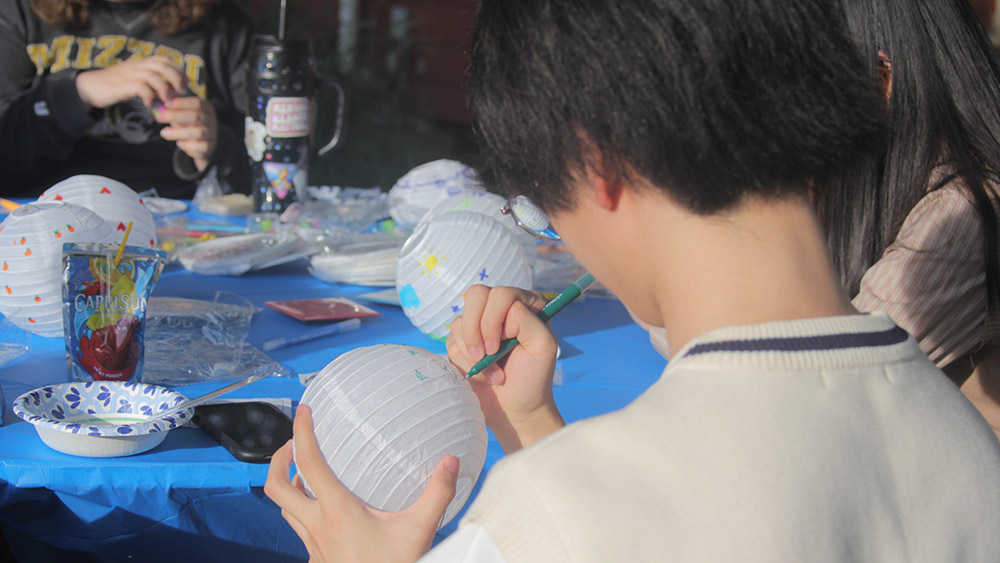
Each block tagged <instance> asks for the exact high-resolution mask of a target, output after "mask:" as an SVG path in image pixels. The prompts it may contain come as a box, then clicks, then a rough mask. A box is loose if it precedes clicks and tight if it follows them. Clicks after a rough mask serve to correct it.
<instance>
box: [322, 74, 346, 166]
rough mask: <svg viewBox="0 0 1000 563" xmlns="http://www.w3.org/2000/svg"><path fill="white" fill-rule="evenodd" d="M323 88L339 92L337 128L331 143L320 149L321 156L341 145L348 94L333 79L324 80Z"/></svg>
mask: <svg viewBox="0 0 1000 563" xmlns="http://www.w3.org/2000/svg"><path fill="white" fill-rule="evenodd" d="M323 86H324V87H327V88H333V89H334V90H336V91H337V127H336V129H335V130H334V132H333V137H331V138H330V142H328V143H327V144H325V145H323V147H322V148H320V149H319V155H320V156H323V155H324V154H326V153H328V152H330V150H332V149H333V148H334V147H336V146H337V144H338V143H340V137H341V133H342V132H343V130H344V110H345V108H346V107H347V94H346V93H345V92H344V87H343V86H341V85H340V84H339V83H338V82H337V81H336V80H333V79H325V80H323Z"/></svg>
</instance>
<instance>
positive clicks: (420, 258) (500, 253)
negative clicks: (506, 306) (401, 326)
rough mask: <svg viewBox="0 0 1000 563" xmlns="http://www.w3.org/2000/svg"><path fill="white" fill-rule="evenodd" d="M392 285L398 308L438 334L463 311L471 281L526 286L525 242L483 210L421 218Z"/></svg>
mask: <svg viewBox="0 0 1000 563" xmlns="http://www.w3.org/2000/svg"><path fill="white" fill-rule="evenodd" d="M396 268H397V269H396V290H397V292H398V293H399V302H400V304H401V305H402V306H403V312H404V313H405V314H406V316H407V317H408V318H409V319H410V322H412V323H413V325H414V326H416V327H417V328H418V329H420V331H421V332H423V333H425V334H428V335H430V336H432V337H434V338H438V339H443V338H446V337H447V336H448V331H449V330H451V321H452V320H454V319H455V317H457V316H458V315H460V314H462V309H463V308H464V307H465V298H464V297H463V294H464V293H465V290H466V289H468V288H469V286H471V285H473V284H483V285H487V286H490V287H495V286H501V285H503V286H511V287H520V288H524V289H531V280H532V277H531V266H530V264H529V262H528V258H527V256H526V255H525V252H524V247H523V246H521V244H519V243H518V242H517V240H515V239H514V235H512V234H511V233H510V231H508V230H507V229H506V228H504V226H503V225H501V224H500V222H499V221H497V220H495V219H492V218H490V217H488V216H486V215H483V214H482V213H470V212H468V211H455V212H452V213H442V214H441V215H438V216H436V217H432V218H431V219H430V220H429V221H427V222H426V223H422V224H421V225H420V226H419V227H418V228H417V229H416V230H415V231H413V234H412V235H411V236H410V238H409V239H407V241H406V244H404V245H403V248H402V249H401V250H400V252H399V261H398V264H397V266H396Z"/></svg>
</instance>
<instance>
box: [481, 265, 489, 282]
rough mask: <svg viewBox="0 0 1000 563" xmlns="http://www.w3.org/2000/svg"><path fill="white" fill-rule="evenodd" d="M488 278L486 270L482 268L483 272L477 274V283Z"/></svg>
mask: <svg viewBox="0 0 1000 563" xmlns="http://www.w3.org/2000/svg"><path fill="white" fill-rule="evenodd" d="M488 277H490V276H489V275H487V274H486V268H483V271H482V272H479V281H483V280H485V279H486V278H488Z"/></svg>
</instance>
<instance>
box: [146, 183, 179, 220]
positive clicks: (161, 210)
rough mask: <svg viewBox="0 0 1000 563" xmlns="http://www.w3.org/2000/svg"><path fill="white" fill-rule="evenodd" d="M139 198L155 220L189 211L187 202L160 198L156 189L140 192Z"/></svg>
mask: <svg viewBox="0 0 1000 563" xmlns="http://www.w3.org/2000/svg"><path fill="white" fill-rule="evenodd" d="M139 197H140V198H142V204H143V205H145V206H146V209H149V212H150V213H152V214H153V217H154V218H158V217H159V216H161V215H169V214H171V213H181V212H183V211H187V210H188V204H187V202H185V201H182V200H179V199H168V198H165V197H160V193H159V192H157V191H156V188H150V189H148V190H145V191H142V192H139Z"/></svg>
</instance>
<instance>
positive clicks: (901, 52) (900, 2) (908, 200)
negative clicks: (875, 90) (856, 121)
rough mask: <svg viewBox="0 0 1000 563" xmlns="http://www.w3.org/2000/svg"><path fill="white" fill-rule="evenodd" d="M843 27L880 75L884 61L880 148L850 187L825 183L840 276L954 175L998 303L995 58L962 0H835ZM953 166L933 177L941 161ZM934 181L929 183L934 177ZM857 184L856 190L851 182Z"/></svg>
mask: <svg viewBox="0 0 1000 563" xmlns="http://www.w3.org/2000/svg"><path fill="white" fill-rule="evenodd" d="M841 2H842V4H843V7H844V10H845V13H846V16H847V22H848V27H849V29H850V30H851V33H852V35H853V37H854V39H855V41H856V42H857V44H858V45H859V46H860V48H861V51H862V55H863V56H864V57H865V67H866V69H867V71H868V73H869V79H870V80H871V81H872V82H873V83H875V82H879V81H880V77H879V71H880V69H881V68H882V65H881V63H880V59H879V53H880V51H881V52H882V53H883V54H884V55H885V56H886V57H887V58H888V62H889V64H890V65H891V75H892V90H891V99H890V101H889V110H888V113H889V118H888V131H887V140H886V143H885V151H884V152H879V153H873V154H871V155H869V157H868V158H867V159H866V161H865V162H864V163H863V166H861V167H859V168H858V169H856V171H857V172H858V175H857V176H856V177H853V178H851V177H848V178H845V183H850V184H851V185H852V189H849V190H829V191H827V192H825V194H824V195H825V196H826V198H827V199H826V200H825V201H822V202H820V214H821V216H822V218H823V220H824V223H825V224H826V227H827V231H828V234H829V237H830V241H831V246H832V253H833V257H834V261H835V263H836V264H837V266H838V268H839V270H840V272H841V276H842V281H843V282H844V285H845V286H846V287H847V288H848V290H849V291H850V292H851V295H855V294H857V292H858V290H859V285H860V282H861V278H862V276H863V275H864V273H865V271H866V270H868V268H870V267H871V266H872V265H873V264H874V263H875V262H877V261H878V260H879V258H880V257H881V256H882V253H883V251H884V250H885V249H886V247H888V246H889V245H890V244H891V243H892V242H893V240H895V238H896V235H897V234H898V232H899V228H900V226H901V225H902V223H903V220H904V219H905V218H906V216H907V214H908V213H909V212H910V211H911V210H912V209H913V207H914V205H916V203H917V202H918V201H919V200H920V199H921V198H922V197H924V196H925V195H926V194H927V192H928V191H929V190H934V189H938V188H940V187H942V186H943V185H944V184H946V183H948V182H949V181H951V180H954V179H955V177H956V176H957V177H958V179H960V180H961V184H962V185H964V186H965V187H966V188H967V189H968V191H969V193H970V194H971V195H972V197H973V198H974V200H975V204H976V209H977V211H978V213H979V215H980V218H981V222H982V225H983V231H984V234H985V236H984V238H983V248H982V251H983V257H984V260H985V265H986V281H987V295H988V297H989V301H988V303H989V307H990V308H991V309H994V310H995V308H996V307H997V306H1000V272H998V268H1000V265H998V264H1000V262H998V255H997V253H998V241H997V236H998V233H997V213H996V208H995V207H994V205H995V204H996V201H997V194H996V191H995V189H994V187H993V185H992V184H991V180H992V181H993V182H995V181H996V178H997V166H1000V59H998V57H997V53H996V50H995V49H994V47H993V45H992V44H991V43H990V40H989V37H988V36H987V35H986V32H985V30H984V29H983V26H982V24H981V23H980V22H979V20H978V19H977V18H976V15H975V13H974V12H973V10H972V8H971V6H970V5H969V3H968V0H841ZM940 164H944V165H947V166H948V168H949V169H950V170H951V174H949V175H947V176H945V177H944V178H942V179H941V180H940V181H936V178H934V173H935V168H936V167H938V165H940ZM935 181H936V183H934V184H932V182H935ZM856 185H862V186H864V187H865V189H863V190H856V189H853V186H856Z"/></svg>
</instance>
